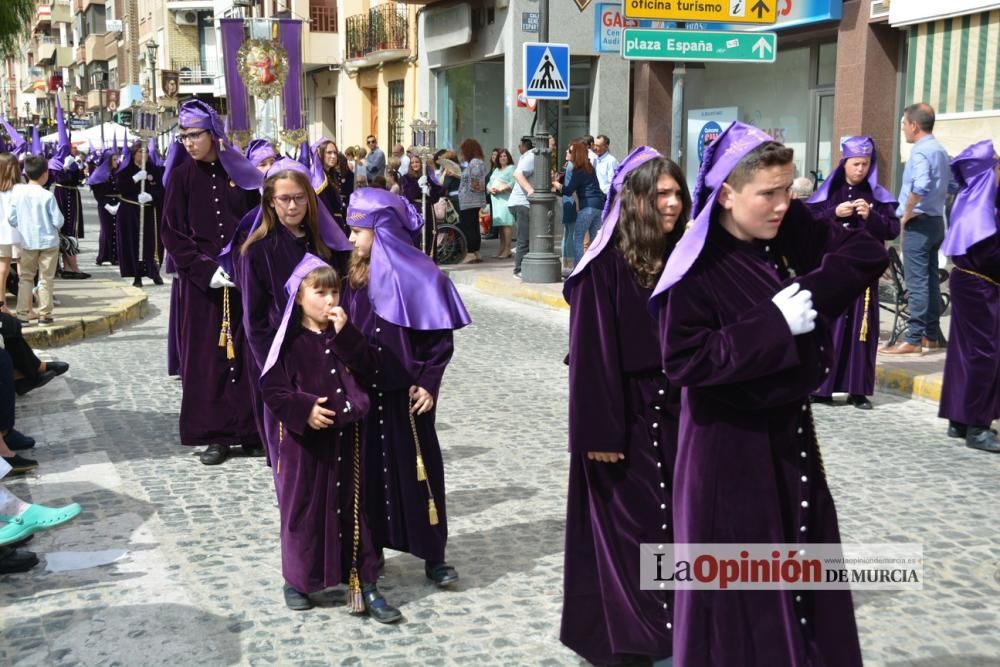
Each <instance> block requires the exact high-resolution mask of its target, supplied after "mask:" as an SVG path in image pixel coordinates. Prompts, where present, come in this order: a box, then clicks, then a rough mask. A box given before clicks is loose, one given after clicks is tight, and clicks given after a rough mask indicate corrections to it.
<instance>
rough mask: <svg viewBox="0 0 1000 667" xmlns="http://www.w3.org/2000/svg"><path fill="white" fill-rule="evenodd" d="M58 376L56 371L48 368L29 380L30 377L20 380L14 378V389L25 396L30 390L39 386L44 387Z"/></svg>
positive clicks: (19, 394)
mask: <svg viewBox="0 0 1000 667" xmlns="http://www.w3.org/2000/svg"><path fill="white" fill-rule="evenodd" d="M55 376H56V374H55V372H54V371H51V370H46V371H45V372H44V373H39V374H38V377H36V378H35V379H34V380H29V379H28V378H21V379H20V380H14V391H16V392H17V395H18V396H24V395H25V394H27V393H28V392H29V391H33V390H35V389H38V388H39V387H44V386H45V385H47V384H48V383H49V382H51V381H52V379H53V378H54V377H55Z"/></svg>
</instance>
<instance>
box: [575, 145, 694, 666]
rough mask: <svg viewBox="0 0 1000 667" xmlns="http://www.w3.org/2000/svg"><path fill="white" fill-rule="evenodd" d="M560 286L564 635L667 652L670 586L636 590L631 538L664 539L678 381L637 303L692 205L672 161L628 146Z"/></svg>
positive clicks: (578, 647) (668, 528)
mask: <svg viewBox="0 0 1000 667" xmlns="http://www.w3.org/2000/svg"><path fill="white" fill-rule="evenodd" d="M608 202H609V206H610V213H609V214H607V215H605V219H604V223H603V225H602V226H601V227H600V231H599V232H598V234H597V236H595V238H594V241H593V242H592V243H591V245H590V248H589V249H588V250H587V253H586V254H585V255H584V256H583V258H582V260H581V261H580V263H579V264H578V265H577V267H576V270H575V271H574V272H573V274H572V275H571V276H570V277H569V278H568V279H567V280H566V283H565V285H564V287H563V294H565V296H566V301H567V302H568V303H569V304H570V306H571V309H570V324H569V346H570V353H569V451H570V471H569V499H568V503H567V511H566V552H565V567H564V568H563V573H564V584H563V614H562V629H561V631H560V636H559V638H560V640H561V641H562V642H563V643H564V644H566V645H567V646H569V647H570V648H571V649H573V650H574V651H576V652H577V653H579V654H580V655H581V656H583V657H584V658H586V659H587V660H589V661H590V662H592V663H595V664H599V665H612V664H619V663H626V662H631V661H634V660H636V659H637V658H638V657H640V656H643V657H646V658H651V659H653V660H657V659H663V658H667V657H670V656H671V655H672V638H671V632H670V630H671V625H672V621H673V595H672V594H671V593H670V592H669V591H645V590H641V589H640V580H639V558H638V554H639V545H640V544H642V543H649V542H656V543H670V542H672V541H673V538H672V536H673V528H672V526H673V520H672V518H671V507H672V502H671V498H670V493H671V489H672V487H673V484H672V476H673V470H674V456H675V454H676V452H677V418H678V415H679V412H680V392H679V391H678V390H677V389H676V388H674V387H672V386H671V385H670V383H669V382H668V381H667V378H666V377H665V376H664V375H663V371H662V366H661V360H660V345H659V341H658V339H657V327H656V320H655V319H653V318H652V317H651V316H650V315H649V313H648V312H647V311H646V302H647V301H648V300H649V297H650V295H651V294H652V291H653V286H654V285H655V284H656V280H657V278H658V277H659V274H660V271H661V270H662V269H663V263H664V261H665V258H666V257H667V256H668V255H669V253H670V251H671V250H672V249H673V247H674V245H675V244H676V243H677V240H678V239H679V238H680V236H681V234H683V233H684V225H685V224H686V223H687V217H688V214H689V212H690V210H691V196H690V194H688V190H687V186H686V184H685V179H684V174H683V173H682V172H681V169H680V167H678V166H677V165H676V164H674V163H673V162H671V161H670V160H667V159H666V158H664V157H662V156H661V155H660V154H659V153H657V152H656V151H655V150H653V149H652V148H649V147H646V146H643V147H641V148H637V149H636V150H634V151H633V152H632V153H631V154H630V155H629V156H628V157H627V158H625V160H624V161H623V162H622V164H621V166H620V167H619V170H618V172H617V173H616V174H615V177H614V180H613V181H612V184H611V188H610V192H609V197H608Z"/></svg>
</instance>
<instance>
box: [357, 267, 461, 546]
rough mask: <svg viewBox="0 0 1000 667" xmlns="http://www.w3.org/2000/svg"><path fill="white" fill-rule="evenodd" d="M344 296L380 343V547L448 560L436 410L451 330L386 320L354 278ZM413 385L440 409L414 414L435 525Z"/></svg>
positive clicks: (376, 405) (375, 455)
mask: <svg viewBox="0 0 1000 667" xmlns="http://www.w3.org/2000/svg"><path fill="white" fill-rule="evenodd" d="M340 301H341V305H342V306H343V307H344V309H345V310H346V311H347V313H348V315H349V316H350V318H351V322H352V323H353V324H354V325H355V326H356V327H357V328H358V329H360V330H361V332H362V333H364V334H365V335H366V336H367V337H368V338H369V340H371V341H372V342H373V343H374V345H375V349H376V359H377V365H376V369H375V371H374V373H373V378H374V379H373V381H372V383H371V390H370V393H371V398H372V409H371V413H370V414H369V417H368V419H367V424H366V431H367V442H366V445H365V448H366V452H367V454H366V459H365V477H364V483H363V484H364V486H365V504H366V506H367V507H368V521H369V522H370V525H371V530H372V537H373V538H374V540H375V544H376V545H378V546H379V547H388V548H390V549H395V550H397V551H405V552H407V553H411V554H413V555H414V556H417V557H418V558H423V559H424V560H427V561H430V562H442V561H444V560H445V544H446V542H447V541H448V515H447V510H446V508H445V483H444V460H443V458H442V456H441V444H440V443H439V442H438V439H437V431H436V430H435V428H434V418H435V415H436V413H437V400H438V391H439V389H440V388H441V379H442V377H443V376H444V371H445V368H446V367H447V365H448V361H449V360H450V359H451V355H452V352H453V351H454V345H453V335H452V331H451V330H450V329H448V330H442V331H420V330H417V329H407V328H404V327H400V326H397V325H395V324H392V323H390V322H387V321H386V320H384V319H383V318H381V317H379V316H378V315H377V314H376V313H375V310H374V309H373V308H372V302H371V300H370V298H369V296H368V289H367V287H363V288H359V289H354V288H352V287H351V285H350V281H347V282H346V284H345V287H344V291H343V292H342V294H341V299H340ZM412 385H417V386H419V387H423V388H424V389H426V390H427V391H428V392H430V393H431V395H432V396H434V402H435V407H434V409H432V410H431V411H430V412H427V413H424V414H422V415H417V416H416V418H415V419H416V426H417V434H418V436H419V438H420V449H421V453H422V455H423V460H424V466H425V468H426V470H427V478H428V481H429V482H430V485H431V490H432V491H433V493H434V502H435V504H436V505H437V511H438V518H439V523H438V524H437V525H435V526H431V525H430V523H429V521H428V511H427V506H428V496H427V485H426V484H425V483H424V482H418V481H417V476H416V467H415V466H416V447H415V445H414V442H413V435H412V430H411V427H410V418H409V406H410V399H409V390H410V387H411V386H412Z"/></svg>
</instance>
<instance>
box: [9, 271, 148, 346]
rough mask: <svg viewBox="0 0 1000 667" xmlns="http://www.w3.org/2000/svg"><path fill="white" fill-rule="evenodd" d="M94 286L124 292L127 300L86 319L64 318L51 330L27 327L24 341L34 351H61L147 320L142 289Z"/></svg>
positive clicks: (97, 311) (144, 296)
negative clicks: (49, 349)
mask: <svg viewBox="0 0 1000 667" xmlns="http://www.w3.org/2000/svg"><path fill="white" fill-rule="evenodd" d="M92 284H95V285H97V284H100V285H101V286H102V287H106V286H110V287H113V288H115V289H117V290H121V292H122V294H123V298H121V299H119V300H118V301H116V302H114V303H113V304H111V305H110V306H106V307H104V308H100V309H98V310H96V311H94V314H90V315H86V316H84V317H69V318H66V319H62V318H60V319H59V320H57V323H56V324H54V325H50V326H44V327H39V326H38V325H32V326H30V327H27V328H25V329H23V330H22V332H23V335H24V340H25V341H26V342H27V343H28V344H29V345H31V346H32V347H34V348H39V349H43V348H50V347H59V346H60V345H66V344H68V343H73V342H76V341H78V340H83V339H84V338H93V337H94V336H106V335H108V334H111V333H114V332H115V331H116V330H118V329H119V328H121V327H122V326H123V325H124V324H126V323H128V322H132V321H134V320H138V319H141V318H143V317H145V316H146V313H147V312H148V305H149V297H148V296H147V295H146V293H145V292H144V291H142V290H141V289H138V288H136V287H128V286H123V285H117V284H115V283H112V282H109V281H105V280H99V281H94V282H93V283H92Z"/></svg>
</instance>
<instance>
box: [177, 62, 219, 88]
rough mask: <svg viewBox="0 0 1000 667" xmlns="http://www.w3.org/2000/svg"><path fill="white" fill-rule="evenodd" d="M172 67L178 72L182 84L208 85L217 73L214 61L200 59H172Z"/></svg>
mask: <svg viewBox="0 0 1000 667" xmlns="http://www.w3.org/2000/svg"><path fill="white" fill-rule="evenodd" d="M172 63H173V67H172V69H175V70H177V71H178V72H180V82H179V83H180V85H182V86H210V85H212V83H213V82H214V81H215V77H216V76H217V75H218V68H217V67H216V65H215V63H211V62H208V63H205V62H201V61H200V60H173V61H172Z"/></svg>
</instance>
